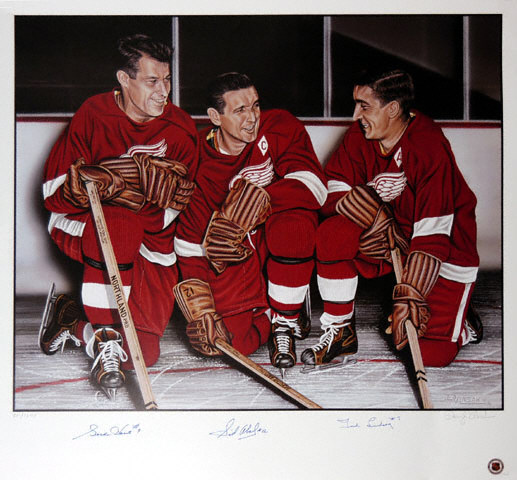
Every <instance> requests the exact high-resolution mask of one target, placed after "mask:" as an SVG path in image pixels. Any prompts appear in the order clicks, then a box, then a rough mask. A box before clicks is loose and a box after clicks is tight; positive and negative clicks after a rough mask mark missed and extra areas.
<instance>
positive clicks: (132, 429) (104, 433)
mask: <svg viewBox="0 0 517 480" xmlns="http://www.w3.org/2000/svg"><path fill="white" fill-rule="evenodd" d="M140 431H141V429H140V425H139V424H135V425H130V424H126V425H124V426H123V427H120V426H118V425H114V426H112V427H110V428H109V429H108V430H104V429H101V428H100V427H99V426H98V425H96V424H94V423H92V424H91V425H90V427H89V429H88V431H86V432H84V433H81V435H78V436H77V437H74V438H72V440H77V439H78V438H81V437H117V436H127V435H135V434H138V433H140Z"/></svg>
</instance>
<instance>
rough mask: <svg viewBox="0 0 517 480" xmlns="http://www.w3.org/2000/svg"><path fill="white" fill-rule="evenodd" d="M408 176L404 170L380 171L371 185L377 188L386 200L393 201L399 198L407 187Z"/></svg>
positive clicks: (369, 183)
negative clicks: (395, 171) (393, 171)
mask: <svg viewBox="0 0 517 480" xmlns="http://www.w3.org/2000/svg"><path fill="white" fill-rule="evenodd" d="M406 183H407V178H406V174H405V173H404V172H397V173H387V172H386V173H380V174H379V175H377V176H376V177H375V178H374V179H373V180H372V181H370V182H368V185H369V186H370V187H373V188H375V191H376V192H377V193H378V194H379V196H380V197H381V198H382V200H383V201H384V202H391V201H392V200H393V199H395V198H397V197H398V196H399V195H400V194H401V193H402V192H403V191H404V188H406Z"/></svg>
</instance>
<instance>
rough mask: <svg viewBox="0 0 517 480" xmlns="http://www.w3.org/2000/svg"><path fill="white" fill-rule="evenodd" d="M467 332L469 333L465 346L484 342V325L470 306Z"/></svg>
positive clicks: (466, 323)
mask: <svg viewBox="0 0 517 480" xmlns="http://www.w3.org/2000/svg"><path fill="white" fill-rule="evenodd" d="M465 330H466V333H467V339H466V342H465V343H464V344H465V345H466V344H467V343H473V344H477V343H480V342H481V340H483V323H482V322H481V317H480V316H479V314H478V312H477V311H476V310H475V309H474V307H472V305H469V308H468V310H467V316H466V317H465Z"/></svg>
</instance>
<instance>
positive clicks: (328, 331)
mask: <svg viewBox="0 0 517 480" xmlns="http://www.w3.org/2000/svg"><path fill="white" fill-rule="evenodd" d="M345 325H347V324H346V323H345V324H344V325H330V326H328V327H327V328H325V333H324V334H323V335H322V336H321V337H320V341H319V342H318V343H317V344H316V345H314V346H313V347H312V350H314V351H315V352H319V351H320V350H323V349H324V348H327V347H328V346H329V345H331V344H332V341H333V340H334V337H335V336H336V334H337V333H338V332H339V329H340V328H343V327H344V326H345Z"/></svg>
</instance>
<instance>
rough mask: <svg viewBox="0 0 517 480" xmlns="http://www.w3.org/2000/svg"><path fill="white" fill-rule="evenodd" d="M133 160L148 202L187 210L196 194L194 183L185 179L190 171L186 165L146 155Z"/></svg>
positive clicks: (135, 156) (138, 155) (137, 155)
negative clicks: (138, 171)
mask: <svg viewBox="0 0 517 480" xmlns="http://www.w3.org/2000/svg"><path fill="white" fill-rule="evenodd" d="M133 159H134V160H135V162H136V163H137V164H138V166H139V169H140V187H141V189H142V193H143V194H144V195H145V197H146V199H147V201H149V202H151V203H153V204H155V205H158V207H160V208H174V209H175V210H179V211H183V210H185V208H186V207H187V205H188V203H189V201H190V196H191V195H192V193H193V192H194V183H193V182H191V181H190V180H188V179H186V178H184V177H185V175H186V174H187V171H188V170H187V167H186V166H185V165H183V164H182V163H180V162H176V161H175V160H170V159H166V158H158V157H152V156H150V155H147V154H145V153H140V154H136V155H134V156H133Z"/></svg>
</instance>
